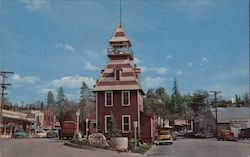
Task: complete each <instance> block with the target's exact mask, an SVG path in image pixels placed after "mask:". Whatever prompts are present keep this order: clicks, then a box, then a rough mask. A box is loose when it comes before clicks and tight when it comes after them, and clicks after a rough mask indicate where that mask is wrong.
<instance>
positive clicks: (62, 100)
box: [56, 87, 67, 122]
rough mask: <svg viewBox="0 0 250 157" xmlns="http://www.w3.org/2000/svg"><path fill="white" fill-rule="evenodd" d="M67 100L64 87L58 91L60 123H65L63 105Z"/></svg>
mask: <svg viewBox="0 0 250 157" xmlns="http://www.w3.org/2000/svg"><path fill="white" fill-rule="evenodd" d="M66 100H67V98H66V96H65V94H64V90H63V87H60V88H59V89H58V91H57V102H56V104H57V115H58V117H59V121H60V122H62V121H63V105H64V103H65V102H66Z"/></svg>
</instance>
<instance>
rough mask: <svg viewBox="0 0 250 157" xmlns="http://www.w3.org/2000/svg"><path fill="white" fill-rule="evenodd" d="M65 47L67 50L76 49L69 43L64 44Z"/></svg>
mask: <svg viewBox="0 0 250 157" xmlns="http://www.w3.org/2000/svg"><path fill="white" fill-rule="evenodd" d="M64 49H65V50H70V51H75V49H74V48H73V47H72V46H71V45H70V44H68V43H65V44H64Z"/></svg>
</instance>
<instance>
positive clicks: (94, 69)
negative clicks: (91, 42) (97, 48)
mask: <svg viewBox="0 0 250 157" xmlns="http://www.w3.org/2000/svg"><path fill="white" fill-rule="evenodd" d="M84 69H86V70H89V71H96V70H98V67H96V66H95V65H92V64H90V63H89V62H87V63H86V64H85V65H84Z"/></svg>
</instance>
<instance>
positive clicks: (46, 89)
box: [38, 87, 56, 94]
mask: <svg viewBox="0 0 250 157" xmlns="http://www.w3.org/2000/svg"><path fill="white" fill-rule="evenodd" d="M49 91H51V92H53V93H56V89H53V88H47V87H42V88H39V89H38V92H39V93H42V94H48V92H49Z"/></svg>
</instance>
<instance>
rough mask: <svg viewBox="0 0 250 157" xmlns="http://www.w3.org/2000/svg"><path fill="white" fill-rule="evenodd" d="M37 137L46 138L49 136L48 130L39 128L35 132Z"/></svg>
mask: <svg viewBox="0 0 250 157" xmlns="http://www.w3.org/2000/svg"><path fill="white" fill-rule="evenodd" d="M35 137H38V138H45V137H47V132H46V131H44V130H38V131H37V132H36V134H35Z"/></svg>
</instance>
